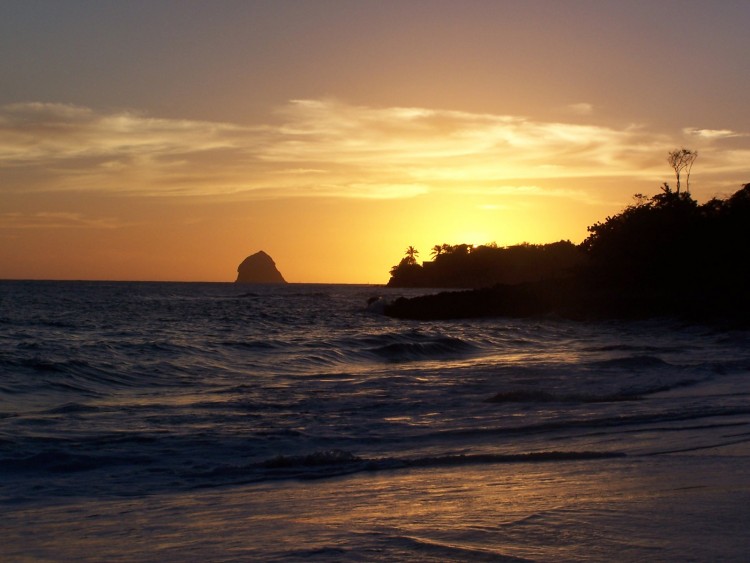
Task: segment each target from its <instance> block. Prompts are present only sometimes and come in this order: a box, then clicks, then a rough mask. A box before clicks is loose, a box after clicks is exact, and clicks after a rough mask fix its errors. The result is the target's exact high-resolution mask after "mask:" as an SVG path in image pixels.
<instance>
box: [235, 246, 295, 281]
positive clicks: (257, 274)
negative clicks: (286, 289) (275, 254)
mask: <svg viewBox="0 0 750 563" xmlns="http://www.w3.org/2000/svg"><path fill="white" fill-rule="evenodd" d="M235 283H286V280H285V279H284V277H283V276H282V275H281V272H279V270H278V269H277V268H276V263H275V262H274V261H273V259H272V258H271V257H270V256H269V255H268V254H266V253H265V252H263V251H262V250H261V251H260V252H256V253H255V254H252V255H251V256H248V257H247V258H245V259H244V260H243V261H242V263H241V264H240V265H239V266H238V267H237V280H236V282H235Z"/></svg>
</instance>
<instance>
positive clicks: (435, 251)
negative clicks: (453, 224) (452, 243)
mask: <svg viewBox="0 0 750 563" xmlns="http://www.w3.org/2000/svg"><path fill="white" fill-rule="evenodd" d="M444 246H445V245H439V244H436V245H435V246H433V247H432V252H430V254H432V257H433V258H437V257H438V256H440V255H441V254H442V253H443V250H445V249H444V248H443V247H444Z"/></svg>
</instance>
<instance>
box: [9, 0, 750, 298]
mask: <svg viewBox="0 0 750 563" xmlns="http://www.w3.org/2000/svg"><path fill="white" fill-rule="evenodd" d="M749 24H750V2H748V1H745V0H743V1H732V0H723V1H722V2H717V3H709V2H705V1H703V0H701V1H692V0H677V1H671V0H648V1H639V0H630V1H625V2H624V1H622V0H595V1H594V0H592V1H584V0H552V1H542V0H539V1H536V0H527V1H521V0H506V1H503V0H491V1H483V0H460V1H459V0H455V1H443V0H398V1H393V2H390V1H380V0H377V1H375V0H297V1H289V0H274V1H251V0H242V1H234V0H211V1H208V0H205V1H193V0H175V1H166V0H129V1H127V2H122V1H120V0H114V1H113V0H85V1H83V0H51V1H40V0H3V1H2V2H0V279H91V280H154V281H234V279H235V278H236V269H237V266H238V265H239V264H240V262H242V260H243V259H244V258H245V257H246V256H248V255H250V254H253V253H255V252H257V251H259V250H264V251H265V252H267V253H268V254H269V255H271V256H272V257H273V259H274V260H275V262H276V265H277V267H278V268H279V270H280V271H281V273H282V274H283V275H284V277H285V278H286V279H287V281H290V282H299V283H370V284H381V283H385V282H387V280H388V277H389V275H388V272H389V270H390V268H391V267H392V266H393V265H395V264H397V263H398V262H399V260H400V259H401V258H402V257H403V256H404V250H405V249H406V248H407V247H408V246H414V247H415V248H417V250H419V251H420V255H419V256H418V259H421V260H427V259H429V258H430V248H431V247H433V246H435V245H437V244H443V243H447V244H462V243H467V244H485V243H489V242H495V243H496V244H498V245H499V246H506V245H512V244H518V243H522V242H530V243H548V242H555V241H557V240H571V241H572V242H574V243H579V242H581V241H582V240H583V239H584V238H585V237H586V234H587V231H586V227H587V226H589V225H592V224H594V223H596V222H598V221H603V220H604V219H605V218H606V217H607V216H610V215H613V214H615V213H617V212H619V211H620V210H622V209H623V208H624V207H625V206H627V205H629V204H630V203H632V202H633V198H632V196H633V194H635V193H643V194H646V195H654V194H656V193H658V192H659V188H660V186H661V185H662V184H663V182H670V183H671V184H672V186H674V183H675V179H674V172H673V170H672V169H671V168H670V166H669V164H668V163H667V158H666V157H667V153H668V152H669V151H671V150H674V149H679V148H683V147H685V148H689V149H691V150H696V151H697V152H698V158H697V159H696V161H695V164H694V167H693V170H692V174H691V176H690V191H691V193H692V194H693V196H694V197H695V199H697V200H698V201H699V202H703V201H706V200H708V199H710V198H712V197H726V196H728V195H730V194H731V193H733V192H734V191H736V190H737V189H739V188H740V187H741V186H742V185H743V184H745V183H748V182H750V108H749V107H748V104H747V99H748V92H749V91H750V57H748V56H747V41H746V37H747V28H748V25H749ZM683 184H684V179H683Z"/></svg>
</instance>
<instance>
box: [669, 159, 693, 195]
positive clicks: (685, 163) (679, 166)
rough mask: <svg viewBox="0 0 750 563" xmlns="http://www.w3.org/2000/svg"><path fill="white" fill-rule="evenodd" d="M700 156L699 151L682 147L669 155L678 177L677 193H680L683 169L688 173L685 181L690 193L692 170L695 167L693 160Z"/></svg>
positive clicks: (686, 189)
mask: <svg viewBox="0 0 750 563" xmlns="http://www.w3.org/2000/svg"><path fill="white" fill-rule="evenodd" d="M696 158H698V151H693V150H690V149H686V148H682V149H675V150H673V151H672V152H670V153H669V154H668V155H667V162H669V165H670V166H671V167H672V169H673V170H674V173H675V176H676V177H677V193H678V194H679V193H680V174H681V173H682V171H683V170H685V172H686V173H687V178H686V182H685V191H686V192H688V193H690V170H691V169H692V168H693V162H695V159H696Z"/></svg>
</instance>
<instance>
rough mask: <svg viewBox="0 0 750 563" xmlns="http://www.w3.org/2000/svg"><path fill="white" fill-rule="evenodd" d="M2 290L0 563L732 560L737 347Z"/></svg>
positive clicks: (319, 304)
mask: <svg viewBox="0 0 750 563" xmlns="http://www.w3.org/2000/svg"><path fill="white" fill-rule="evenodd" d="M423 292H424V291H419V290H397V289H388V288H384V287H376V286H364V285H363V286H357V285H305V284H288V285H283V286H251V285H235V284H231V283H130V282H119V283H115V282H111V283H110V282H46V281H3V282H0V560H3V561H71V560H75V561H191V560H196V561H197V560H201V561H556V562H560V561H604V560H615V561H645V560H647V561H746V560H747V559H748V557H750V463H748V462H749V461H750V332H748V331H746V330H737V329H732V328H724V327H712V326H700V325H690V324H684V323H680V322H677V321H670V320H663V319H661V320H651V321H644V322H615V321H611V322H596V323H581V322H573V321H567V320H563V319H558V318H544V319H479V320H464V321H450V322H416V321H400V320H395V319H391V318H387V317H385V316H383V315H381V314H378V313H377V312H372V311H368V310H367V308H366V304H367V300H368V298H370V297H373V296H383V297H384V298H386V299H390V298H394V297H396V296H399V295H406V296H409V295H417V294H420V293H423Z"/></svg>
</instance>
